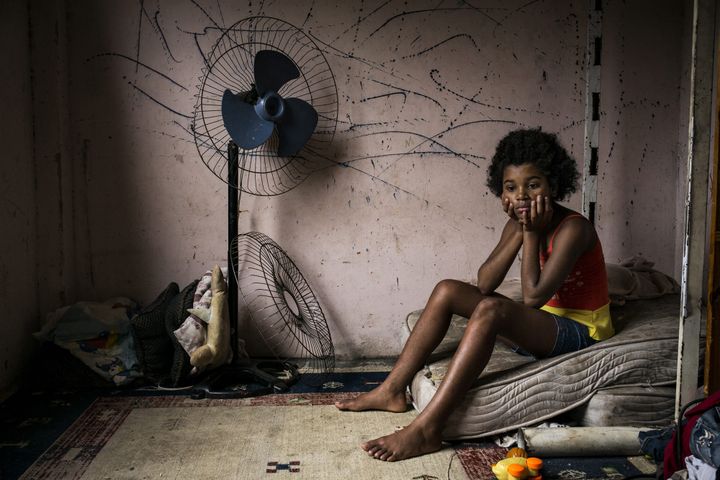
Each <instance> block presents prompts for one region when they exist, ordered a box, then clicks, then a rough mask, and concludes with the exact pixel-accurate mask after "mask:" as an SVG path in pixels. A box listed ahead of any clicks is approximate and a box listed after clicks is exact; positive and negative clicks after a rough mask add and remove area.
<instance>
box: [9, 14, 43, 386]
mask: <svg viewBox="0 0 720 480" xmlns="http://www.w3.org/2000/svg"><path fill="white" fill-rule="evenodd" d="M0 18H2V28H0V57H2V58H3V59H4V61H5V62H6V65H8V66H9V67H8V68H7V69H6V70H5V72H6V73H5V75H3V78H4V85H3V87H4V88H2V90H1V91H0V105H2V106H3V112H4V113H3V115H2V116H0V143H1V144H2V145H3V152H2V154H0V230H1V231H2V233H1V234H0V311H2V312H3V314H2V322H1V324H2V334H1V335H0V399H1V398H2V397H3V396H5V395H6V394H7V393H8V390H9V389H10V388H11V387H12V386H13V384H15V383H16V380H17V376H18V375H19V374H20V373H21V372H22V367H23V365H24V364H26V363H27V361H28V359H29V358H30V356H31V353H32V351H33V347H34V343H35V342H34V341H33V340H32V338H31V337H30V334H31V333H32V332H33V331H35V330H36V329H37V328H38V326H39V309H38V306H37V272H36V258H37V257H36V251H37V248H36V246H37V241H36V238H37V234H36V233H37V231H36V223H35V219H36V214H37V201H36V191H35V188H34V181H35V164H34V161H33V160H34V159H33V143H32V139H33V137H32V135H33V116H32V98H31V89H30V57H29V45H28V41H27V40H28V9H27V6H26V5H25V4H24V2H3V4H2V6H1V7H0Z"/></svg>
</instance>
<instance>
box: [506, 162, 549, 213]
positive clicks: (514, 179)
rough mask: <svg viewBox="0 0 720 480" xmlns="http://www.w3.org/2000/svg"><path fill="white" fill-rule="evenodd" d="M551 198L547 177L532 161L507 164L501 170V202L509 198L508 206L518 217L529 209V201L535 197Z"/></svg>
mask: <svg viewBox="0 0 720 480" xmlns="http://www.w3.org/2000/svg"><path fill="white" fill-rule="evenodd" d="M538 195H539V196H541V197H550V199H552V198H553V196H554V195H553V192H552V187H551V186H550V182H549V181H548V178H547V177H546V176H545V175H544V174H543V173H542V172H541V171H540V169H538V168H537V167H536V166H535V165H534V164H532V163H523V164H522V165H508V166H507V167H505V170H503V191H502V195H501V199H502V201H503V203H504V202H505V200H506V199H507V200H509V202H510V208H512V209H513V210H514V212H515V215H516V216H517V217H518V218H520V217H521V215H522V214H523V213H524V212H529V211H530V202H531V201H532V200H537V197H538Z"/></svg>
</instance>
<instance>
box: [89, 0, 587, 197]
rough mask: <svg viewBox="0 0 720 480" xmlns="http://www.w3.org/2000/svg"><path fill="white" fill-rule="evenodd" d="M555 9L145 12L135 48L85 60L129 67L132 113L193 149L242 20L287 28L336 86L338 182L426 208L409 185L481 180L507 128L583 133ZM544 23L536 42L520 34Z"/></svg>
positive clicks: (202, 1) (279, 5)
mask: <svg viewBox="0 0 720 480" xmlns="http://www.w3.org/2000/svg"><path fill="white" fill-rule="evenodd" d="M554 8H555V9H556V7H554V6H553V5H552V2H548V1H543V0H536V1H532V2H526V1H522V0H514V1H509V2H477V1H475V2H470V1H462V0H461V1H450V0H446V1H439V2H438V1H414V2H412V3H411V2H401V1H392V0H385V1H378V2H370V1H362V2H351V3H348V2H341V1H339V0H336V1H328V0H308V1H302V2H294V3H293V4H292V5H290V4H288V2H265V1H259V2H258V1H247V2H245V3H238V2H230V1H224V0H213V1H211V0H189V2H187V3H185V4H183V5H182V6H178V4H177V3H176V2H170V1H169V0H155V1H149V0H144V1H141V2H140V3H139V6H138V7H137V12H136V15H134V16H132V15H129V16H128V21H129V22H134V24H135V28H136V29H137V30H136V32H137V34H136V37H135V39H134V41H133V42H134V44H133V45H130V40H129V41H128V44H127V45H124V46H123V48H124V49H123V50H117V51H110V52H97V54H96V55H94V56H92V57H91V59H90V60H91V61H92V62H100V61H107V60H110V61H117V62H130V63H132V64H133V65H134V70H135V71H134V72H133V74H132V75H131V76H130V78H129V79H128V85H129V86H130V89H131V91H133V92H136V93H137V94H138V95H136V97H135V98H136V100H135V101H138V102H150V103H152V104H155V105H156V106H157V107H159V108H162V109H163V110H165V111H166V112H167V113H168V117H167V118H168V120H167V123H166V125H164V126H163V127H162V128H163V129H165V132H164V133H166V134H171V135H179V136H182V137H187V141H188V142H192V140H193V139H192V133H193V130H192V127H193V126H192V118H193V106H194V104H195V98H193V97H194V95H196V92H197V89H198V87H197V84H198V82H199V81H200V80H198V77H201V76H202V75H201V74H200V72H201V71H202V70H203V69H205V70H207V68H208V62H209V58H210V57H211V50H212V48H213V45H214V44H215V43H216V41H217V39H218V38H219V37H221V36H222V35H223V33H224V32H226V31H227V29H228V28H229V27H230V26H231V25H233V24H236V22H238V21H239V20H241V19H243V18H250V17H259V18H273V17H274V18H277V19H279V20H281V21H283V22H287V23H288V24H291V25H293V26H295V27H297V28H299V29H300V30H301V31H302V32H304V34H306V35H307V38H309V39H311V41H312V42H314V43H315V44H316V45H317V46H318V47H319V48H320V50H321V51H322V53H323V55H324V56H325V57H326V58H327V62H328V64H329V66H330V68H331V69H332V71H333V73H334V75H335V77H336V82H337V85H338V101H339V102H340V105H339V109H338V110H339V111H338V113H339V115H338V118H337V133H336V138H335V143H336V145H337V147H336V148H334V150H333V151H332V152H328V153H327V159H328V161H329V162H330V165H331V167H330V168H333V169H335V168H338V167H340V168H342V167H346V168H349V169H350V170H352V171H353V172H357V173H360V174H362V175H364V176H366V177H368V178H371V179H372V180H373V181H376V182H379V183H381V184H383V185H385V186H386V187H389V189H388V190H387V191H386V193H388V194H397V193H399V192H400V193H405V194H410V195H412V196H417V197H418V198H422V199H424V200H426V201H427V200H428V198H427V194H420V193H419V192H414V191H412V190H413V187H409V186H408V184H407V183H406V182H405V181H404V178H403V177H404V176H405V175H407V173H408V172H409V171H411V170H412V169H413V168H415V163H414V162H416V161H418V162H425V163H428V162H435V161H437V162H438V165H446V162H459V163H458V167H457V168H459V169H460V170H462V169H469V170H468V172H471V173H469V174H470V175H480V176H484V172H485V169H486V166H487V163H488V160H489V156H490V155H491V154H492V149H493V147H494V143H495V142H496V141H497V139H498V138H500V137H501V136H502V135H503V134H504V133H506V132H507V131H509V130H511V129H513V128H517V127H518V126H538V125H543V126H545V127H546V128H548V129H550V130H553V131H567V130H572V132H575V131H576V130H577V131H579V128H580V126H581V121H582V117H583V108H582V98H583V97H582V91H581V87H580V85H582V75H583V72H582V65H583V62H582V58H583V55H584V49H583V47H582V46H583V45H584V39H583V38H581V35H580V27H579V20H578V15H577V14H576V13H575V12H574V11H573V9H572V8H570V9H568V8H564V9H556V10H557V13H556V14H554V13H553V12H554V10H553V9H554ZM538 12H541V13H542V15H538ZM548 12H550V13H548ZM536 15H537V17H538V18H539V19H542V21H543V22H544V23H543V24H542V25H538V27H539V30H538V32H539V33H538V32H534V31H533V30H532V29H528V28H526V27H527V25H528V23H532V20H528V18H529V17H531V16H532V18H533V19H534V16H536ZM276 33H277V34H278V35H280V34H282V32H280V31H278V32H276ZM549 35H550V36H553V38H551V39H548V36H549ZM557 43H559V44H560V50H559V51H555V52H549V51H548V50H549V49H548V45H554V44H557ZM556 50H557V49H556ZM129 52H132V53H129ZM171 131H172V132H171ZM573 135H575V133H571V138H572V136H573ZM325 168H328V167H325ZM462 171H465V170H462Z"/></svg>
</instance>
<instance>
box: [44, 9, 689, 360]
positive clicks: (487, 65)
mask: <svg viewBox="0 0 720 480" xmlns="http://www.w3.org/2000/svg"><path fill="white" fill-rule="evenodd" d="M41 3H42V2H41ZM586 3H587V2H564V3H562V4H560V3H558V2H550V1H538V2H530V3H528V2H526V1H510V2H507V1H505V2H500V1H484V2H474V3H457V2H445V3H440V4H438V3H437V2H412V3H410V2H377V3H367V2H365V3H353V4H352V5H350V4H348V3H346V2H331V1H315V2H294V3H293V4H292V5H291V4H290V2H247V3H240V2H229V1H227V2H226V1H222V0H221V1H220V2H170V1H150V2H148V1H146V2H144V3H143V4H144V7H145V9H144V11H141V10H140V7H139V5H138V4H132V5H130V4H127V3H123V2H113V1H96V0H93V1H74V2H68V3H67V6H66V7H65V8H66V9H67V15H66V16H65V15H60V16H59V17H60V21H59V24H60V25H61V26H63V29H61V31H62V34H63V35H65V36H64V37H61V38H63V39H64V41H65V43H64V44H62V42H61V44H62V46H64V47H66V49H67V51H66V52H63V51H62V49H60V50H61V51H60V52H59V53H60V54H59V55H56V53H58V52H55V51H52V52H51V53H52V54H48V53H45V57H44V58H43V60H44V61H45V62H49V63H50V64H53V63H54V64H55V65H56V66H57V67H58V68H57V71H58V72H59V77H57V76H56V77H49V78H46V79H43V80H38V83H39V84H40V85H41V88H44V89H47V90H48V91H50V92H51V94H52V92H53V91H55V92H57V91H58V87H57V83H58V81H57V80H58V78H59V81H60V83H61V88H60V89H59V91H60V92H61V94H60V95H59V100H57V101H56V103H55V104H54V108H55V109H56V110H57V112H56V117H53V119H52V120H53V121H54V120H55V119H56V118H61V119H62V112H66V114H67V116H68V117H67V129H68V133H67V137H66V138H64V137H63V135H62V131H63V130H62V127H60V128H57V127H56V128H55V129H54V130H53V129H51V130H52V131H53V132H54V133H52V135H56V137H53V138H52V139H51V142H50V143H51V144H52V145H54V148H55V150H58V151H63V149H65V150H66V151H67V152H68V155H66V156H63V157H62V159H61V162H62V164H63V165H65V166H66V167H67V168H66V169H65V170H64V171H65V172H71V177H70V179H69V181H70V184H71V188H70V192H68V189H67V188H66V189H64V190H63V191H62V192H60V193H58V195H61V196H64V197H63V198H64V200H65V203H64V204H63V205H64V206H63V211H65V212H67V211H68V210H67V209H68V208H71V210H70V211H71V212H72V215H71V218H70V223H71V224H72V229H71V232H72V238H65V239H64V240H63V241H62V242H61V245H62V252H55V253H52V252H51V256H54V257H55V258H56V259H57V257H58V255H60V253H62V258H63V259H71V263H70V264H69V265H67V267H66V268H65V269H63V270H62V273H61V274H60V275H59V276H55V277H51V278H48V281H49V282H50V283H51V284H52V285H53V286H54V287H53V289H52V290H54V291H56V292H57V291H61V290H62V291H64V292H68V293H69V294H71V296H72V299H80V298H82V299H101V298H106V297H109V296H115V295H128V296H131V297H134V298H136V299H138V300H140V301H141V302H143V303H145V302H148V301H150V300H152V298H153V297H154V296H155V295H156V294H157V293H159V292H160V291H161V289H162V288H163V287H164V286H165V285H166V284H167V283H168V282H170V281H173V280H174V281H177V282H178V283H181V284H185V283H187V282H189V281H190V280H191V279H193V278H195V277H197V276H199V275H200V274H201V273H202V272H203V271H205V270H206V269H208V268H210V267H211V266H212V265H213V264H215V263H223V262H224V256H225V254H224V251H225V228H226V227H225V202H226V199H225V185H224V184H223V183H221V182H220V181H218V179H217V178H216V177H215V176H213V174H212V173H210V172H209V171H208V169H207V168H206V167H205V166H204V164H203V163H202V162H201V161H200V158H199V156H198V152H197V149H196V147H195V145H194V143H193V136H192V134H191V133H190V123H191V117H192V114H193V107H194V105H195V98H194V96H195V94H196V92H197V85H198V83H199V80H198V78H199V77H201V76H202V75H203V72H202V69H203V54H204V55H207V54H208V53H209V51H210V49H211V48H212V45H213V41H214V39H216V38H217V37H218V34H217V32H218V26H220V27H227V26H230V25H231V24H233V23H234V22H236V21H239V20H241V19H243V18H245V17H248V16H251V15H265V16H272V17H277V18H280V19H282V20H284V21H286V22H289V23H291V24H293V25H296V26H298V27H301V28H302V30H303V31H304V32H305V33H306V34H307V35H309V36H310V37H311V38H312V39H313V40H314V42H315V43H316V44H318V45H319V46H320V48H321V49H322V50H323V52H324V55H325V57H326V58H327V61H328V63H329V65H330V67H331V69H332V71H333V73H334V75H335V79H336V82H337V88H338V96H339V105H338V124H337V131H336V134H335V139H334V143H333V148H332V151H333V154H332V155H333V158H332V160H333V161H335V162H341V163H344V164H345V165H346V166H338V165H335V166H332V167H329V168H325V169H323V170H320V171H318V172H315V173H314V174H313V175H311V176H310V177H309V178H308V179H307V180H306V181H305V182H303V183H302V184H301V185H299V186H298V187H297V188H295V189H293V190H291V191H290V192H288V193H285V194H283V195H280V196H276V197H252V196H250V195H244V196H243V200H242V210H243V213H242V215H241V219H240V230H241V231H245V230H259V231H262V232H264V233H266V234H267V235H269V236H270V237H272V238H273V239H274V240H276V241H277V242H278V243H279V244H280V245H281V246H282V247H283V248H284V249H286V250H287V252H288V253H289V255H290V256H291V257H292V258H293V260H294V261H295V263H296V264H297V265H298V266H299V267H300V269H301V270H302V271H303V273H304V275H305V277H306V278H307V280H308V282H309V284H310V285H311V287H312V288H313V290H314V292H315V294H316V295H317V297H318V298H319V300H320V303H321V305H322V307H323V309H324V311H325V314H326V316H327V317H328V320H329V322H330V325H331V331H332V335H333V339H334V341H335V348H336V352H337V354H338V355H339V356H343V357H359V356H368V357H372V356H389V355H395V354H397V353H398V352H399V349H400V347H401V345H400V340H399V339H400V329H401V325H402V321H403V319H404V317H405V315H406V314H407V313H408V312H409V311H410V310H413V309H416V308H419V307H421V306H422V305H423V303H424V300H425V299H426V297H427V295H428V294H429V292H430V290H431V289H432V287H433V286H434V284H435V283H436V282H437V281H438V280H440V279H442V278H459V279H463V280H472V279H473V278H474V276H475V272H476V271H477V268H478V266H479V264H480V263H481V262H482V261H483V260H484V258H485V257H486V256H487V255H488V253H489V252H490V250H491V249H492V247H493V246H494V244H495V241H496V239H497V236H498V234H499V228H500V226H501V225H502V221H503V213H502V211H501V210H500V208H499V204H498V201H497V200H496V199H495V198H494V197H492V196H491V195H490V194H489V193H487V192H486V188H485V187H484V183H485V170H486V168H487V164H488V160H489V158H490V156H491V155H492V153H493V150H494V146H495V144H496V142H497V141H498V139H499V138H500V137H501V136H502V135H503V134H505V133H506V132H508V131H509V130H511V129H514V128H517V127H520V126H540V125H541V126H542V127H543V128H544V129H545V130H548V131H554V132H558V134H559V136H560V138H561V140H562V142H563V143H564V144H565V145H566V147H567V148H568V149H569V150H570V151H571V152H572V153H573V154H574V155H575V156H576V157H578V156H580V155H581V154H582V147H583V146H582V142H583V120H584V81H585V74H584V53H585V43H586V38H585V26H586V23H585V22H586V16H587V13H586V7H587V5H586ZM603 4H604V5H605V23H604V51H603V59H604V70H603V74H602V75H603V77H602V78H603V84H602V85H603V96H602V105H601V107H602V120H601V125H602V127H601V128H602V130H601V149H600V154H601V159H600V160H601V161H600V174H601V175H600V187H599V193H598V197H599V201H600V205H599V207H598V208H599V210H598V228H599V232H600V235H601V237H602V240H603V243H604V246H605V251H606V257H607V260H608V261H618V260H620V259H621V258H625V257H629V256H632V255H637V254H642V255H643V256H645V257H646V258H648V259H650V260H653V261H655V262H656V263H657V266H658V267H659V268H660V269H661V270H664V271H666V272H668V273H675V272H676V271H678V266H679V262H680V258H679V256H678V253H677V252H678V251H677V247H676V238H677V231H676V227H677V225H676V223H677V222H676V219H675V216H674V215H668V213H667V212H668V211H670V210H671V209H672V211H673V212H674V209H675V205H676V204H677V202H678V197H677V188H678V187H677V185H678V184H677V174H676V172H677V171H678V165H680V164H682V163H683V162H684V157H683V156H682V155H681V154H680V153H679V152H680V151H681V148H682V138H683V135H682V132H681V133H680V134H679V133H678V132H679V128H680V125H681V121H682V120H681V118H682V113H683V112H681V111H680V107H679V105H680V95H679V89H680V86H681V80H682V78H681V73H682V72H683V70H682V69H681V67H682V65H681V59H682V58H683V56H682V51H681V47H686V44H685V43H684V35H685V32H684V30H683V21H682V19H683V10H682V7H681V5H680V4H678V3H677V2H672V1H663V2H660V3H658V2H649V1H647V2H620V1H607V2H603ZM38 15H40V14H38ZM52 22H53V21H52V19H50V20H48V19H45V18H38V19H36V23H37V24H42V25H46V26H47V25H48V24H49V25H52ZM48 28H49V27H48ZM193 34H196V35H193ZM196 38H197V41H196ZM650 45H652V48H650V47H649V46H650ZM42 55H43V53H42V52H41V53H39V56H40V57H42ZM34 61H35V62H37V61H40V60H39V59H36V60H34ZM169 79H172V81H170V80H169ZM62 82H66V83H64V85H66V87H67V88H66V89H63V88H62V85H63V84H62ZM62 92H65V93H62ZM64 95H66V97H64ZM63 105H66V106H67V109H65V110H64V109H63V108H62V106H63ZM46 122H47V124H48V125H51V124H54V125H57V124H58V122H55V123H53V122H52V121H48V120H46ZM60 124H63V122H60ZM57 130H60V134H57ZM43 135H46V133H43ZM57 135H59V136H57ZM51 150H52V149H51ZM578 160H579V161H580V162H581V161H582V159H581V158H578ZM42 175H50V173H49V172H44V171H43V172H41V176H42ZM66 181H67V179H65V178H64V177H63V178H61V179H60V180H57V181H56V182H55V183H56V184H59V185H64V184H65V182H66ZM45 202H49V203H52V204H55V203H54V200H47V199H44V198H43V199H41V203H43V204H44V203H45ZM568 203H569V205H570V206H571V207H572V208H579V206H580V195H579V193H578V194H576V195H575V196H573V197H572V198H571V199H570V201H569V202H568ZM666 207H667V208H666ZM670 207H671V208H670ZM41 211H42V208H41ZM52 228H55V227H51V229H52ZM60 237H61V238H62V235H60ZM40 243H41V245H40V248H42V245H45V244H44V243H43V242H42V241H41V242H40ZM65 261H66V260H65ZM517 273H518V270H517V267H515V268H514V269H513V270H512V271H511V275H517ZM57 303H59V302H58V301H57V299H55V298H54V297H53V298H45V301H44V303H43V306H44V311H46V310H47V309H48V308H50V307H51V306H56V305H52V304H57Z"/></svg>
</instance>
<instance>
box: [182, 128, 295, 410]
mask: <svg viewBox="0 0 720 480" xmlns="http://www.w3.org/2000/svg"><path fill="white" fill-rule="evenodd" d="M238 152H239V149H238V146H237V145H236V144H235V142H233V141H232V140H231V141H230V142H229V143H228V244H227V248H228V249H227V255H228V274H227V286H228V311H229V322H230V342H231V345H230V348H231V349H232V353H233V362H232V364H230V365H227V366H225V367H221V368H218V369H216V370H214V371H212V372H210V374H209V375H208V377H207V378H206V379H205V381H204V382H202V383H199V384H197V385H195V386H194V387H193V390H192V393H191V396H192V398H196V399H199V398H241V397H248V396H251V395H263V394H267V393H273V392H282V391H285V390H287V389H288V388H289V387H290V384H289V383H288V382H287V381H284V380H282V379H280V378H278V377H276V376H274V375H272V374H271V373H268V372H267V371H265V370H264V369H263V363H261V364H258V365H241V364H240V363H239V360H240V359H239V358H238V337H239V331H238V330H239V329H238V320H239V318H238V317H239V316H238V282H237V278H236V276H235V273H234V272H239V270H238V268H239V258H238V251H237V248H233V244H234V242H235V238H236V237H237V235H238V206H239V204H240V195H241V193H242V178H241V177H239V175H238V172H240V175H242V172H243V170H244V168H245V160H246V158H247V154H245V152H243V154H242V164H241V165H238V157H239V154H238ZM264 364H266V365H267V368H268V369H270V370H272V368H276V365H277V362H274V363H273V362H264ZM296 378H297V376H296V374H294V375H293V376H292V380H291V381H294V380H295V379H296ZM253 384H254V385H261V387H260V388H255V389H253V390H249V389H248V387H249V386H250V385H253Z"/></svg>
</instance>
